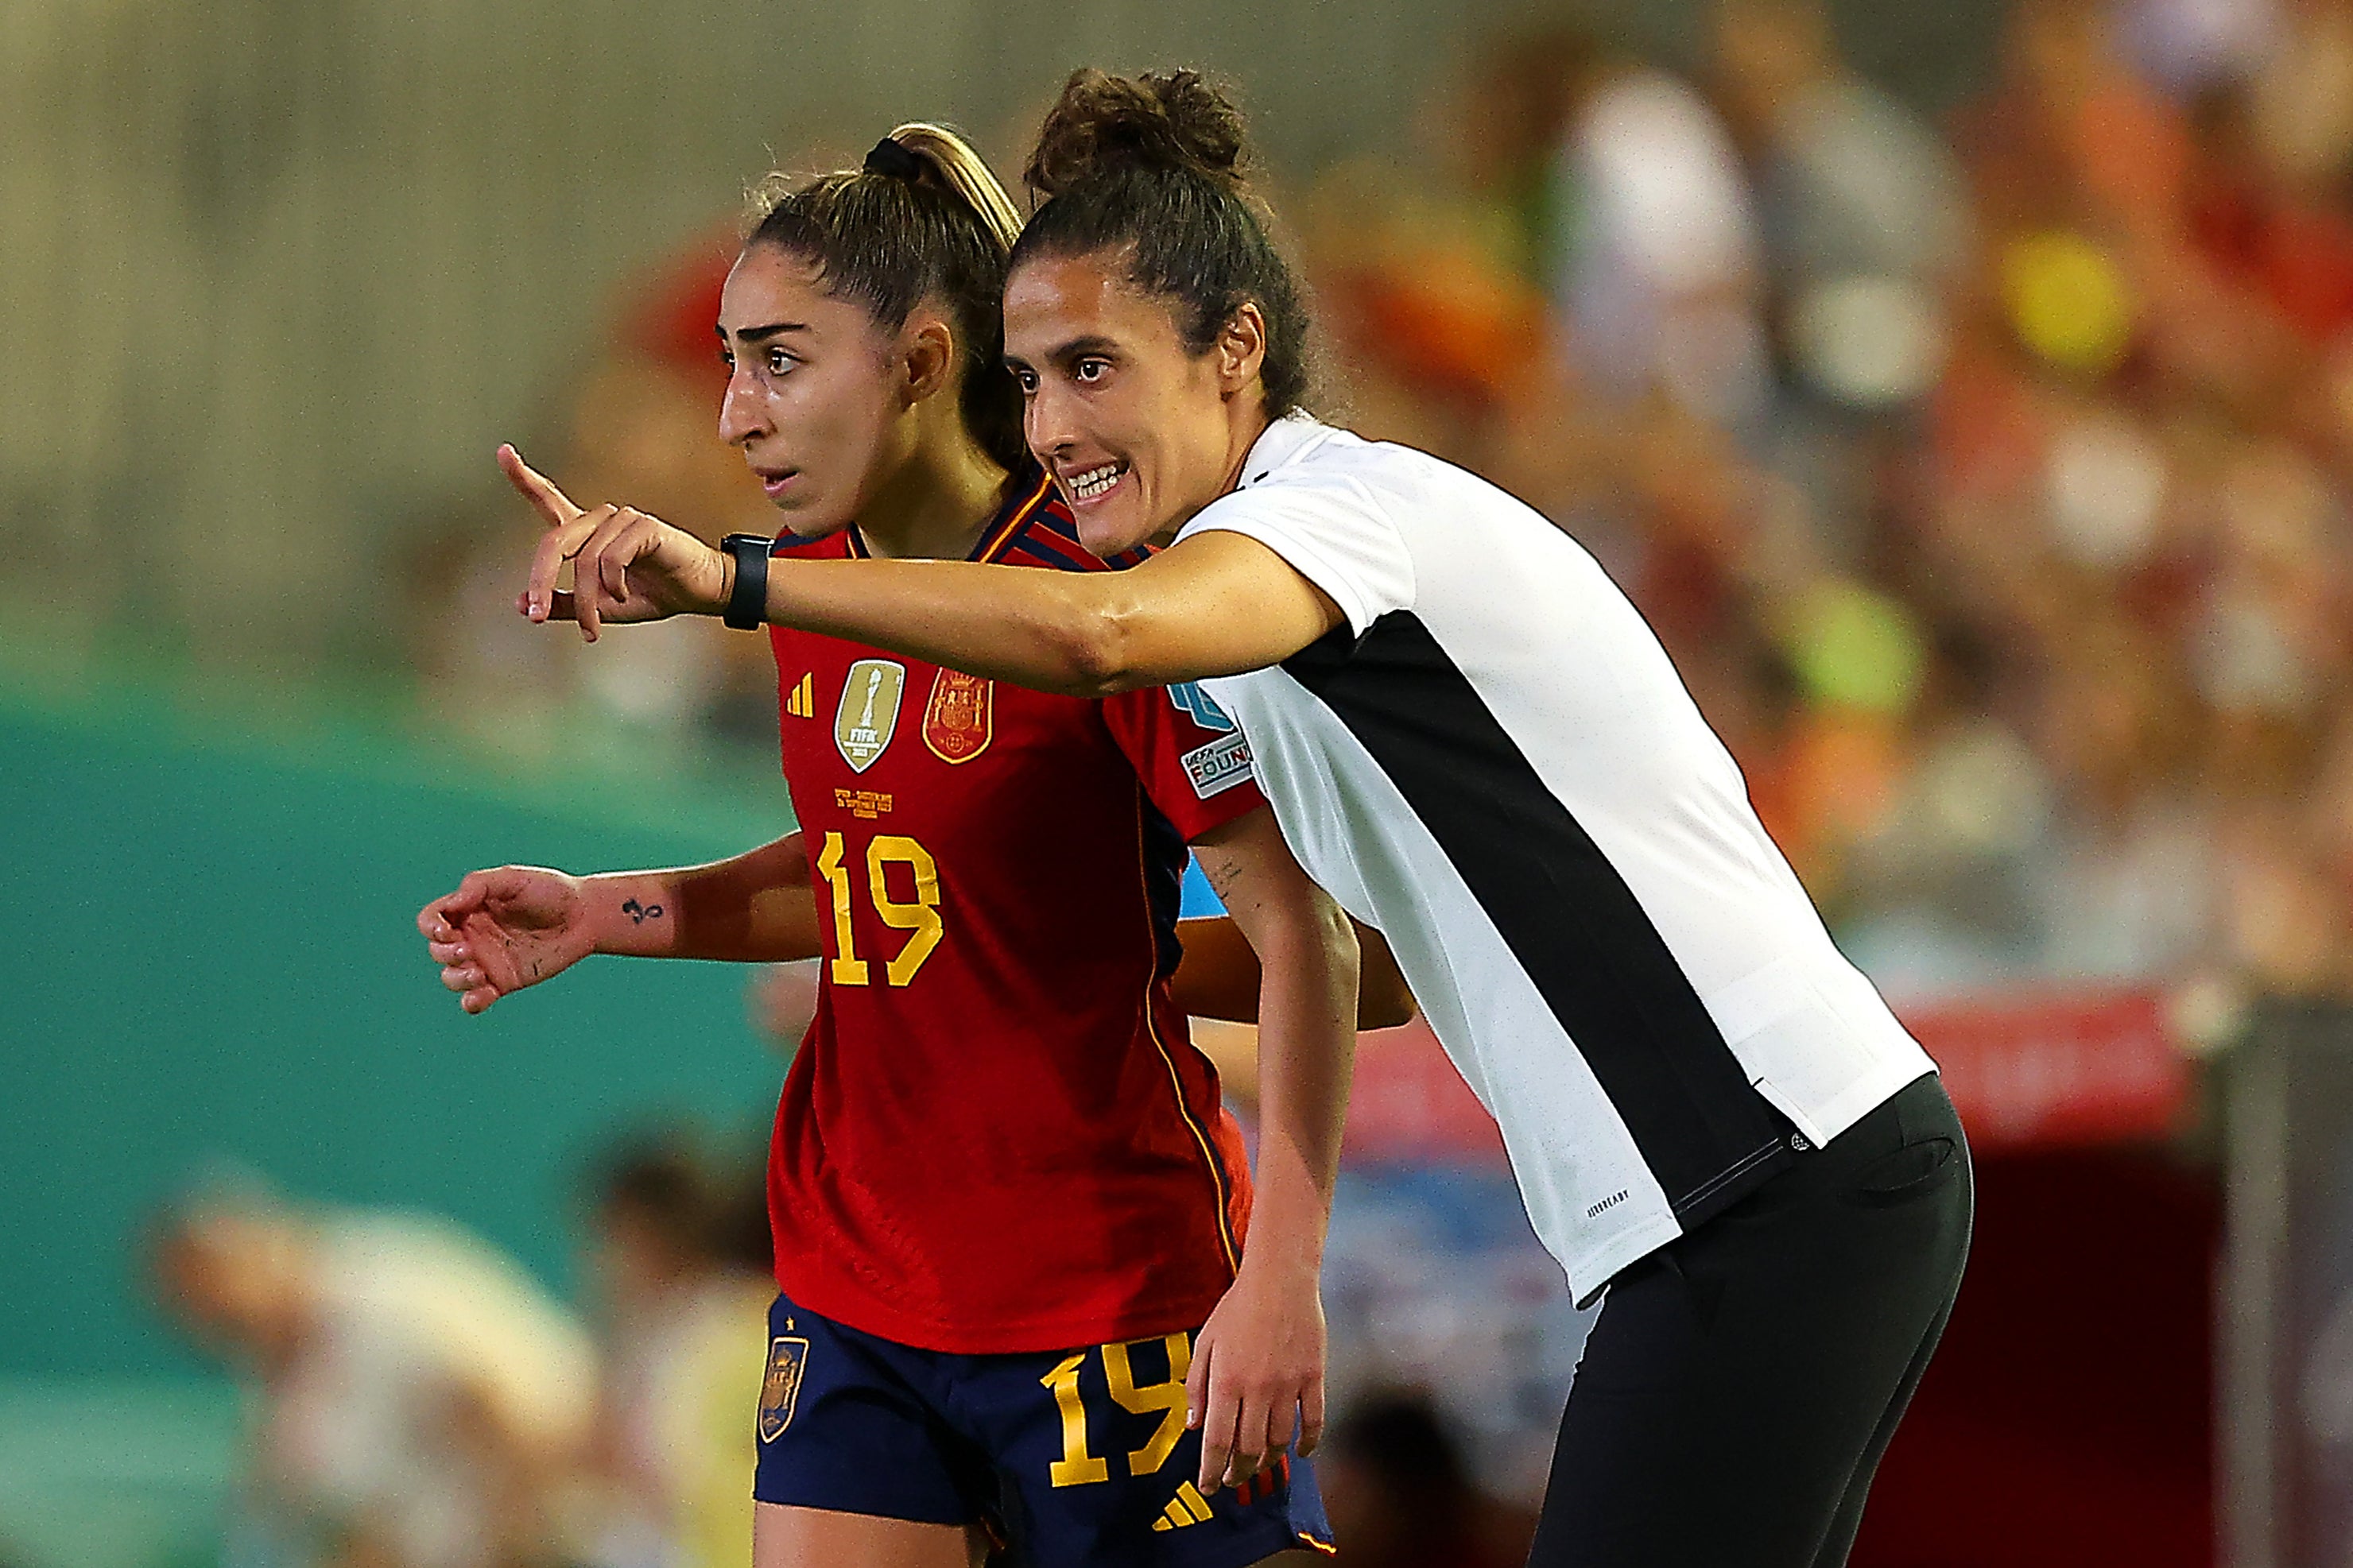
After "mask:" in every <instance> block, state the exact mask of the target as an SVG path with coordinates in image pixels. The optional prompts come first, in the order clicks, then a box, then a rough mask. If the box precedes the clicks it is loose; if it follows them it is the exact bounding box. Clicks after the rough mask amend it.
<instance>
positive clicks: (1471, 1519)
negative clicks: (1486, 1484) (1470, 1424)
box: [1315, 1390, 1535, 1568]
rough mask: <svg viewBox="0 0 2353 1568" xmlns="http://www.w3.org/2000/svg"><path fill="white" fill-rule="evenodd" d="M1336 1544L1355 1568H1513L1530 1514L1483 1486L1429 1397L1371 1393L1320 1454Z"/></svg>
mask: <svg viewBox="0 0 2353 1568" xmlns="http://www.w3.org/2000/svg"><path fill="white" fill-rule="evenodd" d="M1315 1463H1316V1473H1317V1477H1318V1479H1320V1480H1321V1481H1322V1483H1323V1487H1324V1507H1325V1508H1326V1509H1327V1510H1329V1511H1330V1514H1331V1518H1332V1540H1333V1542H1334V1544H1335V1545H1336V1546H1337V1547H1338V1548H1339V1550H1340V1552H1341V1554H1342V1555H1343V1557H1344V1558H1345V1560H1346V1561H1347V1562H1348V1563H1351V1564H1352V1565H1354V1568H1511V1565H1512V1564H1514V1563H1521V1562H1524V1561H1525V1560H1526V1557H1527V1554H1528V1543H1529V1542H1530V1540H1531V1539H1532V1538H1533V1536H1534V1533H1535V1516H1534V1515H1533V1514H1530V1513H1527V1512H1525V1510H1516V1509H1512V1508H1508V1507H1506V1506H1504V1504H1502V1503H1500V1502H1498V1501H1496V1500H1494V1499H1493V1498H1492V1497H1490V1496H1488V1495H1487V1494H1486V1493H1485V1492H1483V1491H1482V1490H1481V1489H1480V1488H1479V1487H1478V1485H1477V1484H1476V1483H1475V1481H1474V1479H1473V1478H1472V1476H1471V1475H1470V1474H1469V1473H1468V1471H1467V1470H1466V1469H1465V1468H1464V1465H1463V1458H1462V1450H1461V1446H1460V1445H1459V1444H1457V1443H1456V1441H1455V1440H1454V1437H1453V1436H1452V1434H1451V1433H1450V1432H1448V1431H1447V1429H1446V1426H1445V1424H1444V1423H1443V1422H1442V1421H1441V1420H1440V1417H1439V1415H1438V1412H1437V1410H1436V1409H1435V1408H1433V1407H1432V1405H1430V1401H1429V1400H1428V1399H1427V1398H1426V1397H1424V1396H1423V1395H1421V1394H1416V1393H1409V1392H1399V1391H1395V1390H1382V1391H1377V1392H1374V1393H1371V1394H1366V1396H1365V1397H1364V1398H1362V1399H1361V1400H1359V1401H1358V1402H1357V1403H1356V1404H1355V1405H1351V1406H1350V1407H1349V1408H1348V1409H1347V1410H1346V1411H1345V1412H1344V1413H1343V1414H1342V1415H1341V1416H1340V1418H1339V1419H1338V1420H1337V1421H1336V1422H1335V1423H1334V1424H1333V1426H1332V1429H1331V1432H1330V1434H1329V1435H1328V1436H1327V1437H1326V1439H1325V1441H1324V1447H1323V1448H1322V1449H1321V1450H1319V1451H1318V1453H1317V1455H1316V1460H1315Z"/></svg>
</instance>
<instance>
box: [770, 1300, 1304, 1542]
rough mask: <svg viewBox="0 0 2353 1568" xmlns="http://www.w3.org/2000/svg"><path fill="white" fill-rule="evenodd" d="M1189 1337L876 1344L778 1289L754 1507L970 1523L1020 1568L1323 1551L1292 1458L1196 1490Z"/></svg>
mask: <svg viewBox="0 0 2353 1568" xmlns="http://www.w3.org/2000/svg"><path fill="white" fill-rule="evenodd" d="M1192 1345H1193V1336H1192V1335H1191V1334H1171V1335H1169V1336H1167V1337H1166V1339H1148V1340H1137V1341H1134V1342H1130V1343H1126V1344H1110V1345H1099V1346H1095V1347H1092V1348H1090V1349H1087V1350H1074V1351H1049V1352H1043V1353H1040V1354H1036V1355H950V1354H947V1353H946V1352H941V1351H924V1350H914V1349H912V1348H910V1347H908V1346H906V1345H902V1344H899V1343H896V1342H893V1341H891V1340H884V1339H877V1338H876V1337H875V1336H873V1335H872V1334H869V1333H862V1332H860V1331H858V1330H856V1329H853V1328H850V1327H849V1326H848V1325H847V1324H843V1323H837V1322H835V1321H833V1320H831V1319H830V1318H825V1317H820V1316H819V1315H818V1314H817V1313H815V1312H809V1311H804V1310H801V1309H799V1308H797V1307H796V1306H794V1305H793V1304H792V1302H790V1301H789V1300H786V1299H785V1298H784V1297H782V1296H779V1297H777V1298H776V1305H775V1306H774V1307H772V1308H770V1309H769V1312H768V1372H767V1376H766V1378H765V1381H764V1382H763V1384H762V1385H761V1390H760V1419H759V1436H760V1464H759V1470H758V1472H757V1477H756V1479H755V1480H754V1483H753V1487H752V1495H753V1496H754V1497H755V1498H757V1499H758V1500H760V1501H762V1502H773V1503H786V1504H789V1505H792V1506H795V1507H799V1508H821V1509H830V1510H835V1511H837V1512H842V1513H868V1514H877V1515H880V1516H881V1517H883V1518H886V1519H911V1520H919V1521H924V1522H926V1523H934V1524H971V1523H975V1522H977V1523H979V1524H981V1525H983V1526H984V1527H985V1528H986V1529H987V1531H989V1532H990V1534H991V1535H992V1536H993V1537H994V1538H995V1539H996V1540H997V1542H998V1543H999V1544H1000V1546H1001V1547H1002V1548H1003V1550H1002V1552H1000V1554H999V1556H998V1557H997V1558H992V1559H991V1561H992V1562H996V1561H1000V1560H1001V1561H1003V1562H1005V1563H1008V1564H1019V1565H1020V1568H1112V1565H1113V1564H1123V1565H1124V1564H1131V1563H1133V1564H1145V1565H1151V1568H1242V1565H1243V1564H1245V1563H1257V1562H1260V1561H1261V1560H1263V1559H1265V1558H1268V1557H1271V1556H1272V1555H1274V1554H1275V1553H1276V1552H1283V1551H1287V1550H1290V1549H1291V1548H1293V1547H1297V1546H1312V1547H1315V1548H1317V1549H1319V1550H1323V1551H1327V1552H1328V1551H1329V1550H1330V1549H1331V1548H1330V1545H1329V1542H1330V1541H1331V1538H1332V1532H1331V1527H1330V1526H1329V1525H1327V1524H1326V1523H1325V1522H1324V1500H1323V1498H1322V1497H1321V1496H1320V1495H1318V1493H1317V1492H1316V1489H1315V1478H1314V1473H1313V1472H1312V1470H1311V1469H1310V1468H1309V1466H1308V1464H1307V1461H1306V1460H1304V1459H1290V1458H1287V1459H1284V1460H1282V1461H1281V1462H1280V1463H1279V1465H1278V1466H1277V1468H1275V1469H1273V1470H1271V1471H1267V1472H1261V1474H1260V1475H1259V1476H1257V1477H1256V1478H1254V1479H1252V1480H1251V1481H1250V1483H1249V1484H1248V1485H1246V1486H1242V1487H1228V1488H1223V1489H1219V1490H1218V1491H1216V1492H1214V1493H1210V1494H1208V1495H1206V1496H1205V1495H1203V1493H1202V1492H1201V1491H1200V1490H1199V1489H1198V1485H1197V1480H1196V1478H1198V1476H1199V1474H1200V1467H1201V1438H1200V1434H1199V1433H1198V1432H1194V1431H1189V1430H1187V1427H1186V1426H1185V1372H1186V1369H1187V1366H1188V1365H1189V1364H1190V1363H1191V1360H1192Z"/></svg>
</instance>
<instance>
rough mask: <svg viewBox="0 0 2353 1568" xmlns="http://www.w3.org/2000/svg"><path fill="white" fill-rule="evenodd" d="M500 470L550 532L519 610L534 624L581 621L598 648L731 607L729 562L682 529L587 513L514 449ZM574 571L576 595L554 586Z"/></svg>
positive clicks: (653, 520)
mask: <svg viewBox="0 0 2353 1568" xmlns="http://www.w3.org/2000/svg"><path fill="white" fill-rule="evenodd" d="M499 467H500V468H501V469H503V470H504V471H505V473H506V476H507V480H508V482H509V483H510V484H512V485H513V486H514V488H515V489H516V490H518V491H519V492H521V494H522V498H523V500H527V501H529V502H531V504H532V508H533V510H535V511H537V512H538V513H539V516H540V521H543V522H544V523H545V524H546V525H547V531H546V532H545V533H543V534H541V535H540V538H539V548H538V549H537V550H535V551H533V552H532V558H531V582H530V585H529V586H528V587H526V588H525V589H524V590H523V592H522V594H521V595H518V596H517V597H516V599H515V608H516V609H518V610H520V611H522V613H523V614H524V615H525V616H529V617H530V618H531V619H532V620H533V621H577V622H578V623H579V625H580V635H581V637H583V638H585V639H586V640H587V641H589V642H595V641H596V634H597V632H598V630H599V629H600V628H601V627H602V626H604V625H605V623H607V621H609V622H612V623H614V624H615V625H620V624H623V623H628V622H638V621H659V620H665V619H667V618H669V617H670V616H681V615H708V616H715V615H717V614H718V613H719V612H720V611H721V610H722V609H723V608H724V607H725V598H726V590H727V565H726V557H725V556H723V555H722V554H721V553H720V552H718V551H716V550H713V549H712V547H711V546H710V545H708V544H705V543H703V542H702V541H701V540H700V539H697V538H695V537H694V535H692V534H691V533H689V532H687V531H686V530H684V529H682V528H673V527H671V526H670V524H669V523H667V522H664V521H662V520H661V519H659V518H658V517H654V516H652V515H650V514H649V513H647V512H642V511H639V510H637V508H635V507H628V506H599V507H592V508H590V509H589V510H586V511H583V510H581V509H580V508H578V507H576V506H575V505H573V503H572V499H571V498H570V497H569V496H566V495H565V493H564V492H563V491H562V490H560V489H557V488H556V487H555V485H554V482H553V481H552V480H550V479H548V478H547V476H546V475H544V474H543V473H541V472H540V471H539V470H538V469H536V468H533V467H532V466H531V465H530V464H529V463H526V462H524V461H523V460H522V456H521V454H519V453H517V452H516V451H515V449H514V448H513V447H500V448H499ZM567 561H569V562H570V563H572V590H571V592H569V593H566V592H565V591H564V590H563V589H560V588H558V587H557V586H556V585H555V579H556V577H557V576H558V574H561V573H562V572H563V570H564V563H565V562H567Z"/></svg>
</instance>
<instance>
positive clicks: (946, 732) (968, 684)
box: [923, 669, 997, 763]
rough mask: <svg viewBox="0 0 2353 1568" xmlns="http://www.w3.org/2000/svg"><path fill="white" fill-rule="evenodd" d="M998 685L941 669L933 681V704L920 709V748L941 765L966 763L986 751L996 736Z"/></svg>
mask: <svg viewBox="0 0 2353 1568" xmlns="http://www.w3.org/2000/svg"><path fill="white" fill-rule="evenodd" d="M996 690H997V683H996V682H995V681H993V680H983V679H980V678H979V677H978V676H976V675H966V674H965V673H964V672H963V671H962V670H956V669H944V670H942V671H940V672H939V674H938V675H936V676H934V678H933V679H932V700H930V701H929V702H927V703H925V704H924V705H923V744H925V745H926V746H929V747H930V748H931V749H932V754H933V755H934V756H936V757H937V758H939V759H940V761H942V762H944V763H968V762H970V761H972V760H973V758H975V757H976V756H978V755H980V753H981V752H985V751H987V750H988V742H989V741H990V739H991V737H992V736H993V735H994V734H995V726H996V719H997V716H996V711H995V707H996V705H995V701H994V698H995V694H996Z"/></svg>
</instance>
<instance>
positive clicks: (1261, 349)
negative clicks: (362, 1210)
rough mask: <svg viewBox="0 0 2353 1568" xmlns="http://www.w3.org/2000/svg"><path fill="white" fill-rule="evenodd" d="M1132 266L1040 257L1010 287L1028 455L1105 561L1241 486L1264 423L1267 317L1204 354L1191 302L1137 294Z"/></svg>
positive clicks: (1109, 259)
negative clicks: (1183, 313)
mask: <svg viewBox="0 0 2353 1568" xmlns="http://www.w3.org/2000/svg"><path fill="white" fill-rule="evenodd" d="M1183 309H1184V303H1183V301H1182V300H1176V299H1173V298H1172V299H1162V298H1156V297H1155V296H1153V295H1150V294H1147V293H1145V292H1144V291H1143V290H1141V289H1137V288H1136V287H1135V286H1134V284H1133V283H1132V282H1131V281H1129V279H1128V278H1127V275H1126V268H1125V267H1124V255H1122V254H1120V253H1106V254H1103V255H1097V256H1078V257H1062V256H1044V257H1039V258H1035V259H1033V260H1029V261H1026V262H1024V263H1022V265H1021V267H1020V268H1019V269H1018V271H1016V272H1015V273H1014V274H1013V276H1012V278H1011V279H1009V280H1008V283H1007V285H1006V289H1005V363H1006V366H1007V368H1008V369H1009V370H1011V371H1012V372H1013V375H1014V378H1015V380H1017V381H1018V382H1019V383H1020V385H1021V393H1022V396H1023V399H1024V402H1025V405H1026V412H1025V415H1024V422H1023V429H1024V431H1025V433H1026V435H1027V437H1028V439H1029V449H1030V450H1031V451H1032V452H1034V453H1036V454H1037V456H1038V460H1039V462H1041V463H1043V464H1045V465H1046V468H1047V471H1048V472H1050V473H1051V474H1052V475H1053V476H1054V482H1055V483H1056V484H1057V485H1059V486H1060V488H1061V491H1062V495H1063V497H1064V499H1066V500H1068V501H1069V502H1070V503H1071V512H1072V514H1073V515H1074V516H1075V517H1076V518H1077V520H1078V524H1079V537H1080V539H1081V540H1082V541H1083V542H1085V544H1086V546H1087V548H1088V549H1090V550H1092V551H1093V552H1095V553H1096V554H1098V555H1113V554H1116V553H1117V552H1120V551H1122V550H1126V549H1130V548H1132V547H1133V546H1134V545H1138V544H1142V543H1145V542H1147V541H1165V540H1166V538H1167V536H1168V535H1170V534H1172V533H1174V532H1175V531H1176V530H1177V529H1178V528H1179V527H1181V526H1183V524H1184V523H1185V521H1187V519H1188V518H1190V517H1191V516H1192V515H1193V514H1194V513H1195V512H1197V511H1199V510H1201V509H1202V508H1203V507H1205V506H1207V505H1208V504H1209V503H1210V502H1211V501H1213V500H1217V499H1218V497H1219V496H1220V495H1223V494H1224V493H1225V492H1226V491H1227V490H1228V489H1231V488H1232V485H1233V480H1234V476H1235V475H1236V474H1237V473H1238V472H1240V468H1241V463H1242V459H1243V458H1245V457H1247V456H1248V455H1249V453H1250V443H1251V442H1252V441H1254V440H1256V439H1257V438H1258V435H1259V432H1260V431H1261V430H1263V429H1264V428H1265V427H1266V414H1265V408H1266V394H1265V390H1264V388H1263V387H1262V385H1261V383H1260V380H1259V366H1260V364H1261V362H1263V360H1264V359H1265V357H1266V331H1265V323H1264V321H1263V320H1262V319H1261V316H1260V314H1259V310H1258V307H1257V306H1256V305H1252V304H1244V305H1243V306H1242V307H1241V308H1240V310H1237V311H1236V312H1235V314H1234V317H1233V319H1232V320H1231V321H1229V322H1228V323H1226V325H1225V326H1224V327H1223V328H1222V329H1221V330H1219V331H1218V332H1217V333H1216V334H1215V336H1214V337H1212V338H1211V340H1210V341H1209V342H1208V344H1207V345H1206V346H1205V347H1198V348H1197V347H1196V346H1195V345H1193V344H1190V343H1187V342H1186V339H1185V333H1184V323H1182V322H1181V321H1180V320H1179V318H1178V315H1177V312H1178V311H1179V310H1183Z"/></svg>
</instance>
